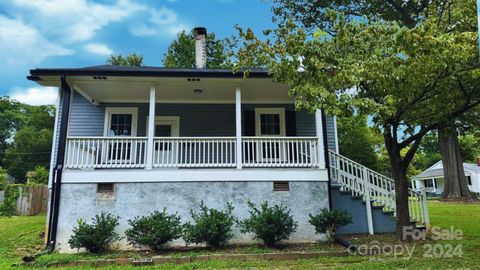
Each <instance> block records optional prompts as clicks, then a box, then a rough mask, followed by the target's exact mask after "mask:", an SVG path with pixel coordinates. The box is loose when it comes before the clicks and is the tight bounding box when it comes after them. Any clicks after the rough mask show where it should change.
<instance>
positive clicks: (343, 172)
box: [329, 151, 429, 224]
mask: <svg viewBox="0 0 480 270" xmlns="http://www.w3.org/2000/svg"><path fill="white" fill-rule="evenodd" d="M329 160H330V174H331V177H332V180H333V181H334V182H336V183H337V184H339V185H340V188H341V190H345V191H350V192H351V193H352V195H353V196H361V197H362V198H363V200H364V201H367V200H369V201H370V202H371V203H372V204H373V205H376V206H383V210H384V211H393V212H394V214H396V213H395V209H396V208H395V205H396V204H395V190H394V187H395V185H394V182H393V179H390V178H388V177H386V176H383V175H381V174H379V173H377V172H375V171H373V170H371V169H369V168H367V167H365V166H363V165H361V164H359V163H357V162H355V161H353V160H351V159H348V158H346V157H344V156H341V155H339V154H337V153H335V152H333V151H329ZM409 213H410V219H411V220H412V221H413V222H417V223H421V224H428V223H429V216H428V209H427V200H426V196H425V192H417V191H414V190H412V189H409Z"/></svg>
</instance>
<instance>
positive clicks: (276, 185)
mask: <svg viewBox="0 0 480 270" xmlns="http://www.w3.org/2000/svg"><path fill="white" fill-rule="evenodd" d="M273 191H290V183H289V182H287V181H278V182H273Z"/></svg>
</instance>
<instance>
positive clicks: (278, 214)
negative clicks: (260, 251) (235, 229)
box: [239, 201, 298, 246]
mask: <svg viewBox="0 0 480 270" xmlns="http://www.w3.org/2000/svg"><path fill="white" fill-rule="evenodd" d="M248 208H249V209H250V210H249V213H250V217H249V218H247V219H244V220H242V221H240V222H239V225H240V231H241V232H242V233H250V232H251V233H254V234H255V237H254V238H255V239H261V240H262V241H263V243H264V244H265V245H266V246H274V245H276V244H277V243H278V242H279V241H282V240H286V239H288V238H289V237H290V235H291V234H292V233H294V232H295V231H296V230H297V227H298V224H297V222H295V221H294V220H293V217H292V215H291V214H290V210H288V209H287V207H285V206H282V205H274V206H272V207H269V206H268V202H267V201H265V202H263V203H262V204H261V205H260V209H258V208H257V207H255V204H253V203H252V202H250V201H249V202H248Z"/></svg>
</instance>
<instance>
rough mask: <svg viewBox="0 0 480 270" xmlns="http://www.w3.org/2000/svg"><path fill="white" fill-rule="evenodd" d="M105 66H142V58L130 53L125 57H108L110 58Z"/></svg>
mask: <svg viewBox="0 0 480 270" xmlns="http://www.w3.org/2000/svg"><path fill="white" fill-rule="evenodd" d="M107 64H110V65H116V66H136V67H139V66H143V56H142V55H138V54H136V53H132V54H130V55H127V56H122V55H121V54H119V55H110V58H108V59H107Z"/></svg>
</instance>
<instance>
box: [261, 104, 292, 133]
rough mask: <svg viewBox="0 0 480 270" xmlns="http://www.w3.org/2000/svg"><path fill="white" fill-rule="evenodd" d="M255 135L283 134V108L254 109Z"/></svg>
mask: <svg viewBox="0 0 480 270" xmlns="http://www.w3.org/2000/svg"><path fill="white" fill-rule="evenodd" d="M255 134H256V135H257V136H285V108H257V109H255Z"/></svg>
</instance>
